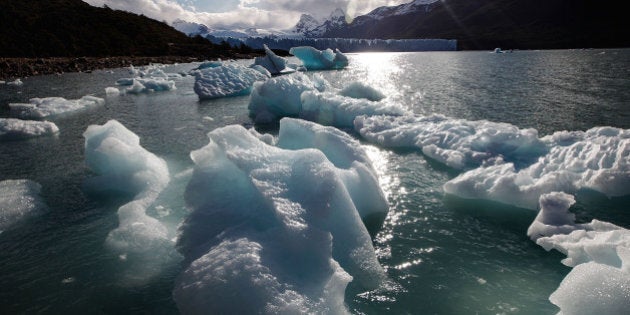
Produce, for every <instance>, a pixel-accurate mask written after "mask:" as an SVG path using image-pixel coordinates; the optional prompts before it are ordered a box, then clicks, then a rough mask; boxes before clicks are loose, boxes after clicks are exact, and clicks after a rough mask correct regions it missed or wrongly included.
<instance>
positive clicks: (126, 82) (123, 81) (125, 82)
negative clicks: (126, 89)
mask: <svg viewBox="0 0 630 315" xmlns="http://www.w3.org/2000/svg"><path fill="white" fill-rule="evenodd" d="M133 80H134V78H120V79H118V80H116V85H122V86H131V85H133Z"/></svg>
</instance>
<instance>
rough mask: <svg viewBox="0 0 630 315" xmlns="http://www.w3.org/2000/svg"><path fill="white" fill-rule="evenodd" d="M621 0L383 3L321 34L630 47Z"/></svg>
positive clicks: (461, 44) (516, 45) (471, 45)
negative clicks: (384, 5) (381, 5)
mask: <svg viewBox="0 0 630 315" xmlns="http://www.w3.org/2000/svg"><path fill="white" fill-rule="evenodd" d="M624 8H625V3H624V2H622V1H595V0H415V1H412V2H409V3H406V4H402V5H399V6H395V7H381V8H377V9H375V10H373V11H372V12H370V13H368V14H366V15H363V16H359V17H357V18H355V19H354V21H352V22H351V23H349V24H347V25H344V26H341V27H337V28H333V29H329V30H328V31H327V32H325V33H324V34H322V35H321V36H322V37H341V38H382V39H389V38H392V39H401V38H445V39H457V41H458V48H459V49H463V50H469V49H492V48H493V47H504V48H513V49H549V48H588V47H630V22H629V21H630V20H629V19H628V17H627V10H626V9H624Z"/></svg>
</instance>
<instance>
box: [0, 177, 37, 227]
mask: <svg viewBox="0 0 630 315" xmlns="http://www.w3.org/2000/svg"><path fill="white" fill-rule="evenodd" d="M41 189H42V186H41V185H39V184H38V183H36V182H34V181H31V180H27V179H19V180H3V181H0V233H2V231H4V230H6V229H8V228H10V227H11V226H12V225H14V224H15V223H17V222H18V221H21V220H23V219H26V218H28V217H31V216H34V215H37V214H39V213H42V212H44V211H46V209H47V206H46V204H45V203H44V201H43V200H42V198H41V197H40V193H41Z"/></svg>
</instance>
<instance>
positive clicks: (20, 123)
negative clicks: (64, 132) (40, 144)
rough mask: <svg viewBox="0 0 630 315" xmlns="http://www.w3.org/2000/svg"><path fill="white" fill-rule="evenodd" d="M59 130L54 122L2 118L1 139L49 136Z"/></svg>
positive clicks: (0, 123) (0, 119) (0, 121)
mask: <svg viewBox="0 0 630 315" xmlns="http://www.w3.org/2000/svg"><path fill="white" fill-rule="evenodd" d="M58 132H59V127H57V125H55V123H53V122H49V121H39V120H22V119H15V118H0V141H6V140H19V139H25V138H30V137H38V136H49V135H54V134H57V133H58Z"/></svg>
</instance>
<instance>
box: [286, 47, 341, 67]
mask: <svg viewBox="0 0 630 315" xmlns="http://www.w3.org/2000/svg"><path fill="white" fill-rule="evenodd" d="M289 53H290V54H291V55H294V56H295V57H297V58H298V59H300V60H301V61H302V64H304V67H305V68H306V70H330V69H343V68H345V67H347V66H348V57H346V55H344V54H343V53H341V52H340V51H339V50H338V49H335V51H332V50H331V49H330V48H329V49H326V50H318V49H315V48H313V47H310V46H301V47H292V48H291V49H290V50H289Z"/></svg>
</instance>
